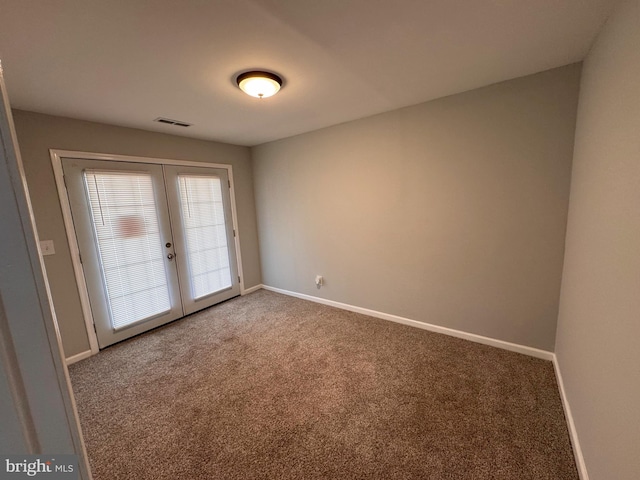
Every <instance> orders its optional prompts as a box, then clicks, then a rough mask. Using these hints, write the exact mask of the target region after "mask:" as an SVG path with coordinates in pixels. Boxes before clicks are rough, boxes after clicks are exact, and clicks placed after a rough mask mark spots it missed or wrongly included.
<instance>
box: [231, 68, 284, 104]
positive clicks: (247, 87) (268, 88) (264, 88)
mask: <svg viewBox="0 0 640 480" xmlns="http://www.w3.org/2000/svg"><path fill="white" fill-rule="evenodd" d="M236 83H237V84H238V87H240V90H242V91H243V92H244V93H246V94H247V95H251V96H252V97H256V98H267V97H270V96H272V95H275V94H276V93H278V91H279V90H280V87H281V86H282V79H281V78H280V77H279V76H278V75H276V74H274V73H269V72H262V71H251V72H245V73H241V74H240V75H238V78H236Z"/></svg>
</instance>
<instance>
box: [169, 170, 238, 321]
mask: <svg viewBox="0 0 640 480" xmlns="http://www.w3.org/2000/svg"><path fill="white" fill-rule="evenodd" d="M164 171H165V181H166V187H167V194H168V198H169V207H170V210H171V221H172V223H173V225H174V232H175V233H174V241H175V247H176V254H177V257H176V260H177V266H178V275H179V278H180V290H181V293H182V304H183V308H184V311H185V314H188V313H192V312H195V311H197V310H200V309H202V308H206V307H208V306H210V305H213V304H215V303H218V302H221V301H223V300H226V299H228V298H231V297H234V296H236V295H239V293H240V283H239V279H238V273H237V267H236V265H237V263H236V252H235V238H234V232H233V227H232V221H231V204H230V192H229V181H228V177H227V171H226V170H224V169H214V168H204V167H202V168H201V167H179V166H168V165H166V166H165V167H164Z"/></svg>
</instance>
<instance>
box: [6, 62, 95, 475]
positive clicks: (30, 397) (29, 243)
mask: <svg viewBox="0 0 640 480" xmlns="http://www.w3.org/2000/svg"><path fill="white" fill-rule="evenodd" d="M0 187H1V188H0V216H2V221H3V228H2V230H1V231H0V244H2V261H1V262H0V267H1V269H0V386H1V387H2V388H1V389H0V402H1V403H2V404H3V405H4V406H5V407H6V408H3V409H2V410H0V422H1V423H2V425H3V428H2V429H0V445H2V446H3V449H5V451H4V452H3V453H16V454H53V453H55V454H62V453H75V454H77V455H78V464H79V465H78V466H79V474H80V478H81V479H82V480H91V471H90V467H89V463H88V461H87V454H86V450H85V446H84V441H83V438H82V431H81V429H80V423H79V421H78V415H77V411H76V405H75V400H74V397H73V392H72V390H71V383H70V381H69V374H68V371H67V368H66V365H65V363H64V358H63V354H62V342H61V339H60V334H59V331H58V325H57V322H56V317H55V311H54V310H53V302H52V300H51V293H50V291H49V285H48V283H47V278H46V273H45V265H44V261H43V259H42V254H41V252H40V248H39V245H38V233H37V229H36V225H35V221H34V216H33V209H32V208H31V201H30V198H29V190H28V187H27V182H26V177H25V173H24V169H23V167H22V160H21V157H20V150H19V148H18V142H17V138H16V134H15V127H14V124H13V117H12V115H11V108H10V106H9V98H8V96H7V92H6V88H5V85H4V78H3V74H2V65H1V64H0ZM5 425H6V429H5Z"/></svg>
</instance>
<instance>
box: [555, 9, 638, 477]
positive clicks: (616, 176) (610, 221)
mask: <svg viewBox="0 0 640 480" xmlns="http://www.w3.org/2000/svg"><path fill="white" fill-rule="evenodd" d="M573 164H574V166H573V174H572V180H571V182H572V184H571V200H570V208H569V221H568V228H567V241H566V256H565V265H564V274H563V281H562V295H561V302H560V315H559V320H558V338H557V343H556V354H557V358H558V362H559V366H560V369H561V372H562V376H563V378H564V383H565V388H566V393H567V397H568V400H569V404H570V406H571V409H572V413H573V418H574V421H575V424H576V429H577V432H578V438H579V439H580V443H581V446H582V451H583V454H584V457H585V462H586V465H587V469H588V472H589V478H590V479H591V480H610V479H615V480H632V479H637V478H640V346H639V344H638V342H639V341H640V1H639V0H630V1H624V2H622V3H621V4H620V5H619V6H618V8H617V10H616V11H615V12H614V14H613V16H612V17H611V18H610V19H609V21H608V23H607V24H606V26H605V27H604V29H603V31H602V32H601V33H600V35H599V37H598V39H597V41H596V43H595V44H594V46H593V48H592V50H591V52H590V53H589V55H588V56H587V58H586V60H585V63H584V72H583V78H582V84H581V90H580V104H579V109H578V123H577V128H576V143H575V157H574V162H573Z"/></svg>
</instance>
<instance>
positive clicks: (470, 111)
mask: <svg viewBox="0 0 640 480" xmlns="http://www.w3.org/2000/svg"><path fill="white" fill-rule="evenodd" d="M579 77H580V65H579V64H575V65H570V66H567V67H563V68H559V69H555V70H551V71H547V72H543V73H540V74H537V75H532V76H528V77H524V78H519V79H516V80H512V81H508V82H504V83H500V84H496V85H493V86H489V87H486V88H482V89H479V90H474V91H470V92H467V93H463V94H459V95H455V96H451V97H447V98H443V99H439V100H435V101H432V102H428V103H425V104H421V105H417V106H413V107H409V108H404V109H401V110H396V111H393V112H389V113H384V114H381V115H377V116H374V117H370V118H366V119H363V120H358V121H354V122H350V123H346V124H342V125H338V126H335V127H331V128H327V129H323V130H319V131H316V132H312V133H308V134H304V135H300V136H296V137H292V138H289V139H285V140H281V141H277V142H273V143H268V144H264V145H261V146H258V147H254V148H253V149H252V162H253V170H254V184H255V189H256V208H257V213H258V227H259V238H260V249H261V258H262V273H263V281H264V283H265V284H266V285H270V286H273V287H278V288H283V289H286V290H291V291H295V292H299V293H304V294H309V295H315V296H319V297H323V298H328V299H331V300H335V301H339V302H344V303H348V304H352V305H356V306H360V307H365V308H370V309H373V310H378V311H382V312H385V313H391V314H395V315H400V316H403V317H408V318H411V319H415V320H418V321H422V322H428V323H433V324H437V325H441V326H445V327H450V328H454V329H459V330H464V331H466V332H472V333H476V334H480V335H485V336H489V337H493V338H497V339H502V340H506V341H509V342H515V343H518V344H522V345H528V346H532V347H537V348H542V349H546V350H553V346H554V341H555V331H556V320H557V313H558V298H559V290H560V276H561V270H562V261H563V250H564V237H565V226H566V215H567V205H568V195H569V179H570V169H571V157H572V151H573V135H574V128H575V116H576V108H577V98H578V84H579ZM398 88H402V86H401V84H399V85H398ZM316 274H322V275H324V277H325V280H326V286H325V287H323V288H322V289H320V290H317V289H316V287H315V284H314V278H315V275H316Z"/></svg>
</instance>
